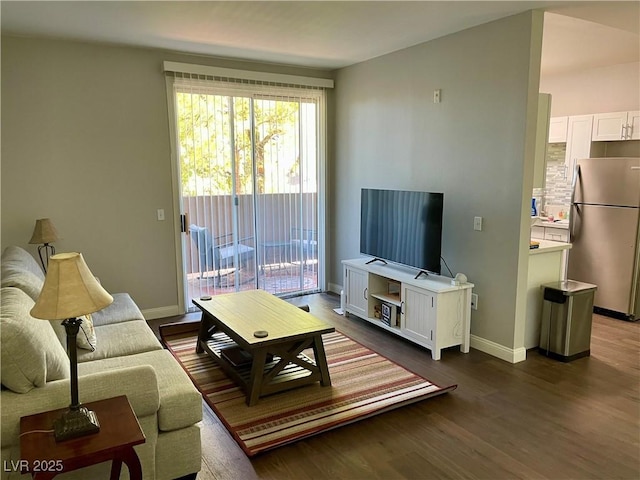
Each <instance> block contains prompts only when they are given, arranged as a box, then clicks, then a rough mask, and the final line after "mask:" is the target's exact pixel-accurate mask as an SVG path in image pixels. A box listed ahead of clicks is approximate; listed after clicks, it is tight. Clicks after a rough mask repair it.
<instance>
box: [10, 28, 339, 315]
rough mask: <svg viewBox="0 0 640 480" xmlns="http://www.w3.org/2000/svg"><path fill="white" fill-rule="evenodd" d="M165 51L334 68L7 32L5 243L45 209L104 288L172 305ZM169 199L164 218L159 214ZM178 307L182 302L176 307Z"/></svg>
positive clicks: (146, 303)
mask: <svg viewBox="0 0 640 480" xmlns="http://www.w3.org/2000/svg"><path fill="white" fill-rule="evenodd" d="M164 60H170V61H179V62H190V63H198V64H205V65H217V66H221V67H229V68H242V69H247V70H261V71H267V72H280V73H289V74H294V75H307V76H318V77H325V78H330V77H331V75H330V73H329V72H323V71H320V70H309V69H300V68H284V67H278V66H274V65H266V64H253V63H247V62H234V61H229V60H222V59H215V58H207V57H204V56H188V55H181V54H177V53H170V52H163V51H161V50H147V49H136V48H125V47H112V46H111V47H110V46H104V45H97V44H83V43H78V42H65V41H54V40H42V39H35V38H18V37H8V36H7V37H3V38H2V238H1V243H2V247H5V246H7V245H19V246H21V247H24V248H26V249H28V250H29V251H30V252H32V253H35V251H36V250H35V248H36V246H32V245H28V244H27V242H28V241H29V239H30V238H31V233H32V231H33V226H34V224H35V220H36V219H37V218H42V217H49V218H51V219H52V221H53V222H54V224H55V225H56V227H57V229H58V231H59V233H60V235H61V236H62V239H61V240H60V241H59V242H56V244H55V246H56V248H57V251H58V252H64V251H80V252H82V253H83V255H84V256H85V258H86V260H87V264H88V265H89V267H90V268H91V270H92V271H93V272H94V274H96V275H97V276H99V277H100V279H101V280H102V282H103V284H104V285H105V287H106V288H107V290H109V291H111V292H129V293H130V294H131V295H132V297H133V298H134V299H135V300H136V302H137V303H138V305H139V306H140V308H142V309H143V310H147V311H153V312H156V313H157V312H165V313H166V312H171V311H175V310H177V303H178V285H177V273H176V260H175V252H176V245H175V242H174V232H175V228H176V225H174V223H173V222H172V219H173V218H174V212H173V192H172V190H171V168H172V166H171V151H170V146H169V122H168V113H167V98H166V86H165V79H164V74H163V73H162V62H163V61H164ZM159 208H163V209H164V210H165V214H166V219H167V220H165V221H163V222H160V221H158V220H157V219H156V210H157V209H159ZM175 313H177V312H175Z"/></svg>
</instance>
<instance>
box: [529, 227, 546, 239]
mask: <svg viewBox="0 0 640 480" xmlns="http://www.w3.org/2000/svg"><path fill="white" fill-rule="evenodd" d="M531 238H538V239H540V240H544V227H531Z"/></svg>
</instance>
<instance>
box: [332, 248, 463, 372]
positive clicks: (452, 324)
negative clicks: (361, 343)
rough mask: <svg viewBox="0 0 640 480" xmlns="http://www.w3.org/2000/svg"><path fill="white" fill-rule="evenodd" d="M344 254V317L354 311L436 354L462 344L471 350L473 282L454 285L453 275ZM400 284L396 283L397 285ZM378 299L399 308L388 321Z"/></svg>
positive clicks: (393, 307)
mask: <svg viewBox="0 0 640 480" xmlns="http://www.w3.org/2000/svg"><path fill="white" fill-rule="evenodd" d="M370 260H371V259H370V258H357V259H354V260H344V261H343V262H342V264H343V267H344V277H343V280H344V285H343V290H344V291H345V292H346V298H345V302H344V305H345V309H344V314H345V317H348V316H349V315H351V314H353V315H355V316H357V317H359V318H362V319H363V320H365V321H367V322H369V323H372V324H374V325H376V326H378V327H380V328H382V329H384V330H386V331H388V332H390V333H393V334H395V335H398V336H400V337H403V338H405V339H407V340H410V341H411V342H413V343H416V344H418V345H421V346H423V347H425V348H428V349H429V350H431V357H432V358H433V359H434V360H440V352H441V350H442V349H443V348H447V347H451V346H455V345H460V350H461V351H462V352H463V353H468V352H469V341H470V335H471V293H472V291H473V286H474V285H473V284H472V283H464V284H461V285H452V284H451V278H449V277H443V276H441V275H435V274H429V275H428V276H425V275H420V276H419V277H418V278H416V272H417V269H411V268H409V267H403V266H400V265H394V264H386V265H385V264H381V263H378V262H376V263H367V262H368V261H370ZM398 285H399V288H398ZM382 304H387V305H390V306H391V307H392V308H391V310H392V311H394V310H395V311H396V312H399V313H398V314H397V315H396V318H395V319H393V320H396V321H393V320H392V321H391V322H389V323H385V321H384V320H383V319H382V318H381V317H380V315H379V314H378V312H380V311H382Z"/></svg>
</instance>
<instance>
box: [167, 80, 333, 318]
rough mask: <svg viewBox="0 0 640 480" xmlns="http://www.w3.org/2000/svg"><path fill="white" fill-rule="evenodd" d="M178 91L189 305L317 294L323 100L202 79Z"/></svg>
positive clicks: (178, 87) (179, 86)
mask: <svg viewBox="0 0 640 480" xmlns="http://www.w3.org/2000/svg"><path fill="white" fill-rule="evenodd" d="M254 88H255V87H254ZM256 90H258V89H256ZM265 90H266V91H265ZM269 90H272V91H269ZM296 93H297V92H296ZM174 95H175V97H174V106H175V119H176V122H175V123H176V125H175V127H176V144H177V145H176V146H177V155H176V157H177V159H178V165H177V167H178V168H177V171H178V177H179V181H178V183H179V190H180V194H179V202H180V204H181V205H180V208H181V211H182V215H183V216H182V225H183V228H182V229H183V231H184V233H183V235H182V258H183V268H184V278H185V283H186V286H185V290H186V294H185V297H186V302H185V303H186V306H187V307H189V306H190V305H191V299H192V298H198V297H201V296H203V295H216V294H219V293H227V292H231V291H238V290H245V289H255V288H261V289H264V290H266V291H268V292H271V293H274V294H278V295H291V294H299V293H305V292H311V291H317V290H318V289H319V285H320V284H319V266H320V265H321V258H320V256H321V252H322V250H323V249H322V248H321V245H320V241H321V239H322V235H319V234H318V233H319V229H320V228H319V227H320V225H319V220H318V219H319V214H318V212H319V198H318V191H319V175H318V172H319V154H318V142H319V139H318V132H319V126H318V117H319V115H318V98H317V97H315V96H313V95H312V96H301V95H299V94H298V95H296V96H291V95H289V94H287V95H284V94H283V92H282V91H280V90H278V89H274V88H271V89H260V91H253V92H248V91H247V88H246V87H242V88H238V87H236V86H233V85H210V84H209V83H208V82H193V81H189V82H175V83H174Z"/></svg>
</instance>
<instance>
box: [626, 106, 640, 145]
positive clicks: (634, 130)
mask: <svg viewBox="0 0 640 480" xmlns="http://www.w3.org/2000/svg"><path fill="white" fill-rule="evenodd" d="M627 140H640V111H635V112H629V113H628V114H627Z"/></svg>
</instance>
